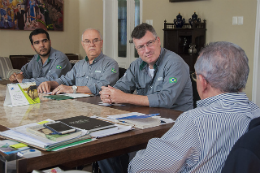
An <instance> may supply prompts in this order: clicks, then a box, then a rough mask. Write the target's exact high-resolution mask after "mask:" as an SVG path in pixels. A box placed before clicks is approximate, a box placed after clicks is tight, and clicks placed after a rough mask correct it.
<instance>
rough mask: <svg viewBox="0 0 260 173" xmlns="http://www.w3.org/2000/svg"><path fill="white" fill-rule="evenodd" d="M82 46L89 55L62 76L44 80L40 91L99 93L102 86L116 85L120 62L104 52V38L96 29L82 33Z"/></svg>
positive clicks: (39, 88)
mask: <svg viewBox="0 0 260 173" xmlns="http://www.w3.org/2000/svg"><path fill="white" fill-rule="evenodd" d="M81 44H82V47H83V49H84V50H85V52H86V54H87V56H86V57H85V59H83V60H80V61H79V62H77V63H76V64H75V65H74V66H73V68H72V69H71V70H70V71H69V72H68V73H67V74H66V75H62V76H61V77H60V78H58V79H55V80H53V81H47V82H43V83H42V84H41V85H40V86H39V87H38V92H44V93H48V92H50V91H51V89H54V90H53V91H52V95H54V94H60V93H77V92H79V93H92V94H94V95H99V91H100V90H101V87H102V86H108V85H114V84H115V83H116V81H117V80H118V75H119V72H118V64H117V62H116V61H115V60H113V59H112V58H110V57H108V56H106V55H104V54H103V53H102V46H103V40H102V38H101V34H100V32H99V31H98V30H96V29H87V30H85V31H84V32H83V34H82V42H81Z"/></svg>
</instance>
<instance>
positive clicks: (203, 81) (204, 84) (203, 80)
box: [199, 74, 208, 92]
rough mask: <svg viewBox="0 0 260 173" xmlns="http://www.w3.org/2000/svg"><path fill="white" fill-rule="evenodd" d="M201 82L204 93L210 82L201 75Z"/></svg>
mask: <svg viewBox="0 0 260 173" xmlns="http://www.w3.org/2000/svg"><path fill="white" fill-rule="evenodd" d="M199 82H200V84H201V89H202V92H204V91H206V90H207V89H208V81H207V80H206V79H205V78H204V76H202V75H200V74H199Z"/></svg>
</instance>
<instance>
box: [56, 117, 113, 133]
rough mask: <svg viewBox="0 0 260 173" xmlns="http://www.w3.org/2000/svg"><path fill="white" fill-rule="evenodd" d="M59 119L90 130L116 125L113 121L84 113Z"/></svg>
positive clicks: (70, 124)
mask: <svg viewBox="0 0 260 173" xmlns="http://www.w3.org/2000/svg"><path fill="white" fill-rule="evenodd" d="M57 121H61V122H63V123H65V124H68V125H69V126H72V127H76V128H80V129H84V130H88V131H89V132H94V131H98V130H104V129H108V128H113V127H116V126H115V125H114V124H113V123H110V122H106V121H102V120H99V119H96V118H90V117H87V116H83V115H80V116H76V117H71V118H66V119H60V120H57Z"/></svg>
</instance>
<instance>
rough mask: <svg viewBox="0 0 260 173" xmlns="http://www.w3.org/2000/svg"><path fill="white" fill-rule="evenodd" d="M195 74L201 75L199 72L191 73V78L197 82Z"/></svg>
mask: <svg viewBox="0 0 260 173" xmlns="http://www.w3.org/2000/svg"><path fill="white" fill-rule="evenodd" d="M197 75H201V74H196V73H195V72H194V73H191V78H192V80H194V81H195V82H197ZM201 76H202V77H203V78H204V79H205V80H206V81H207V82H208V80H207V79H206V78H205V76H203V75H201Z"/></svg>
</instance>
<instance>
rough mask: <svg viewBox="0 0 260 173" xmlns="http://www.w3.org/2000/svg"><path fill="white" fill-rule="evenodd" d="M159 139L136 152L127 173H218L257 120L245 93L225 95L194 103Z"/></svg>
mask: <svg viewBox="0 0 260 173" xmlns="http://www.w3.org/2000/svg"><path fill="white" fill-rule="evenodd" d="M197 106H198V107H197V108H196V109H193V110H190V111H187V112H184V113H183V114H182V115H181V116H180V117H179V118H178V119H177V121H176V123H175V124H174V126H173V127H172V128H171V129H170V130H169V131H168V132H166V133H165V134H164V135H163V136H162V137H161V138H153V139H151V140H149V143H148V145H147V148H146V149H145V150H140V151H138V152H137V154H136V156H135V157H134V158H133V160H132V161H131V163H130V164H129V167H128V172H130V173H132V172H134V173H136V172H142V173H146V172H149V173H150V172H171V173H172V172H182V173H184V172H185V173H186V172H192V173H194V172H205V173H209V172H221V169H222V167H223V165H224V162H225V160H226V158H227V156H228V154H229V152H230V150H231V148H232V146H233V145H234V144H235V142H236V141H237V140H238V139H239V138H240V137H241V136H242V135H243V134H244V133H245V132H247V131H248V125H249V123H250V121H251V120H252V119H254V118H257V117H259V116H260V109H259V108H258V107H257V105H255V104H254V103H252V102H251V101H249V100H248V98H247V96H246V94H245V93H226V94H220V95H217V96H214V97H210V98H207V99H204V100H200V101H198V102H197Z"/></svg>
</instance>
